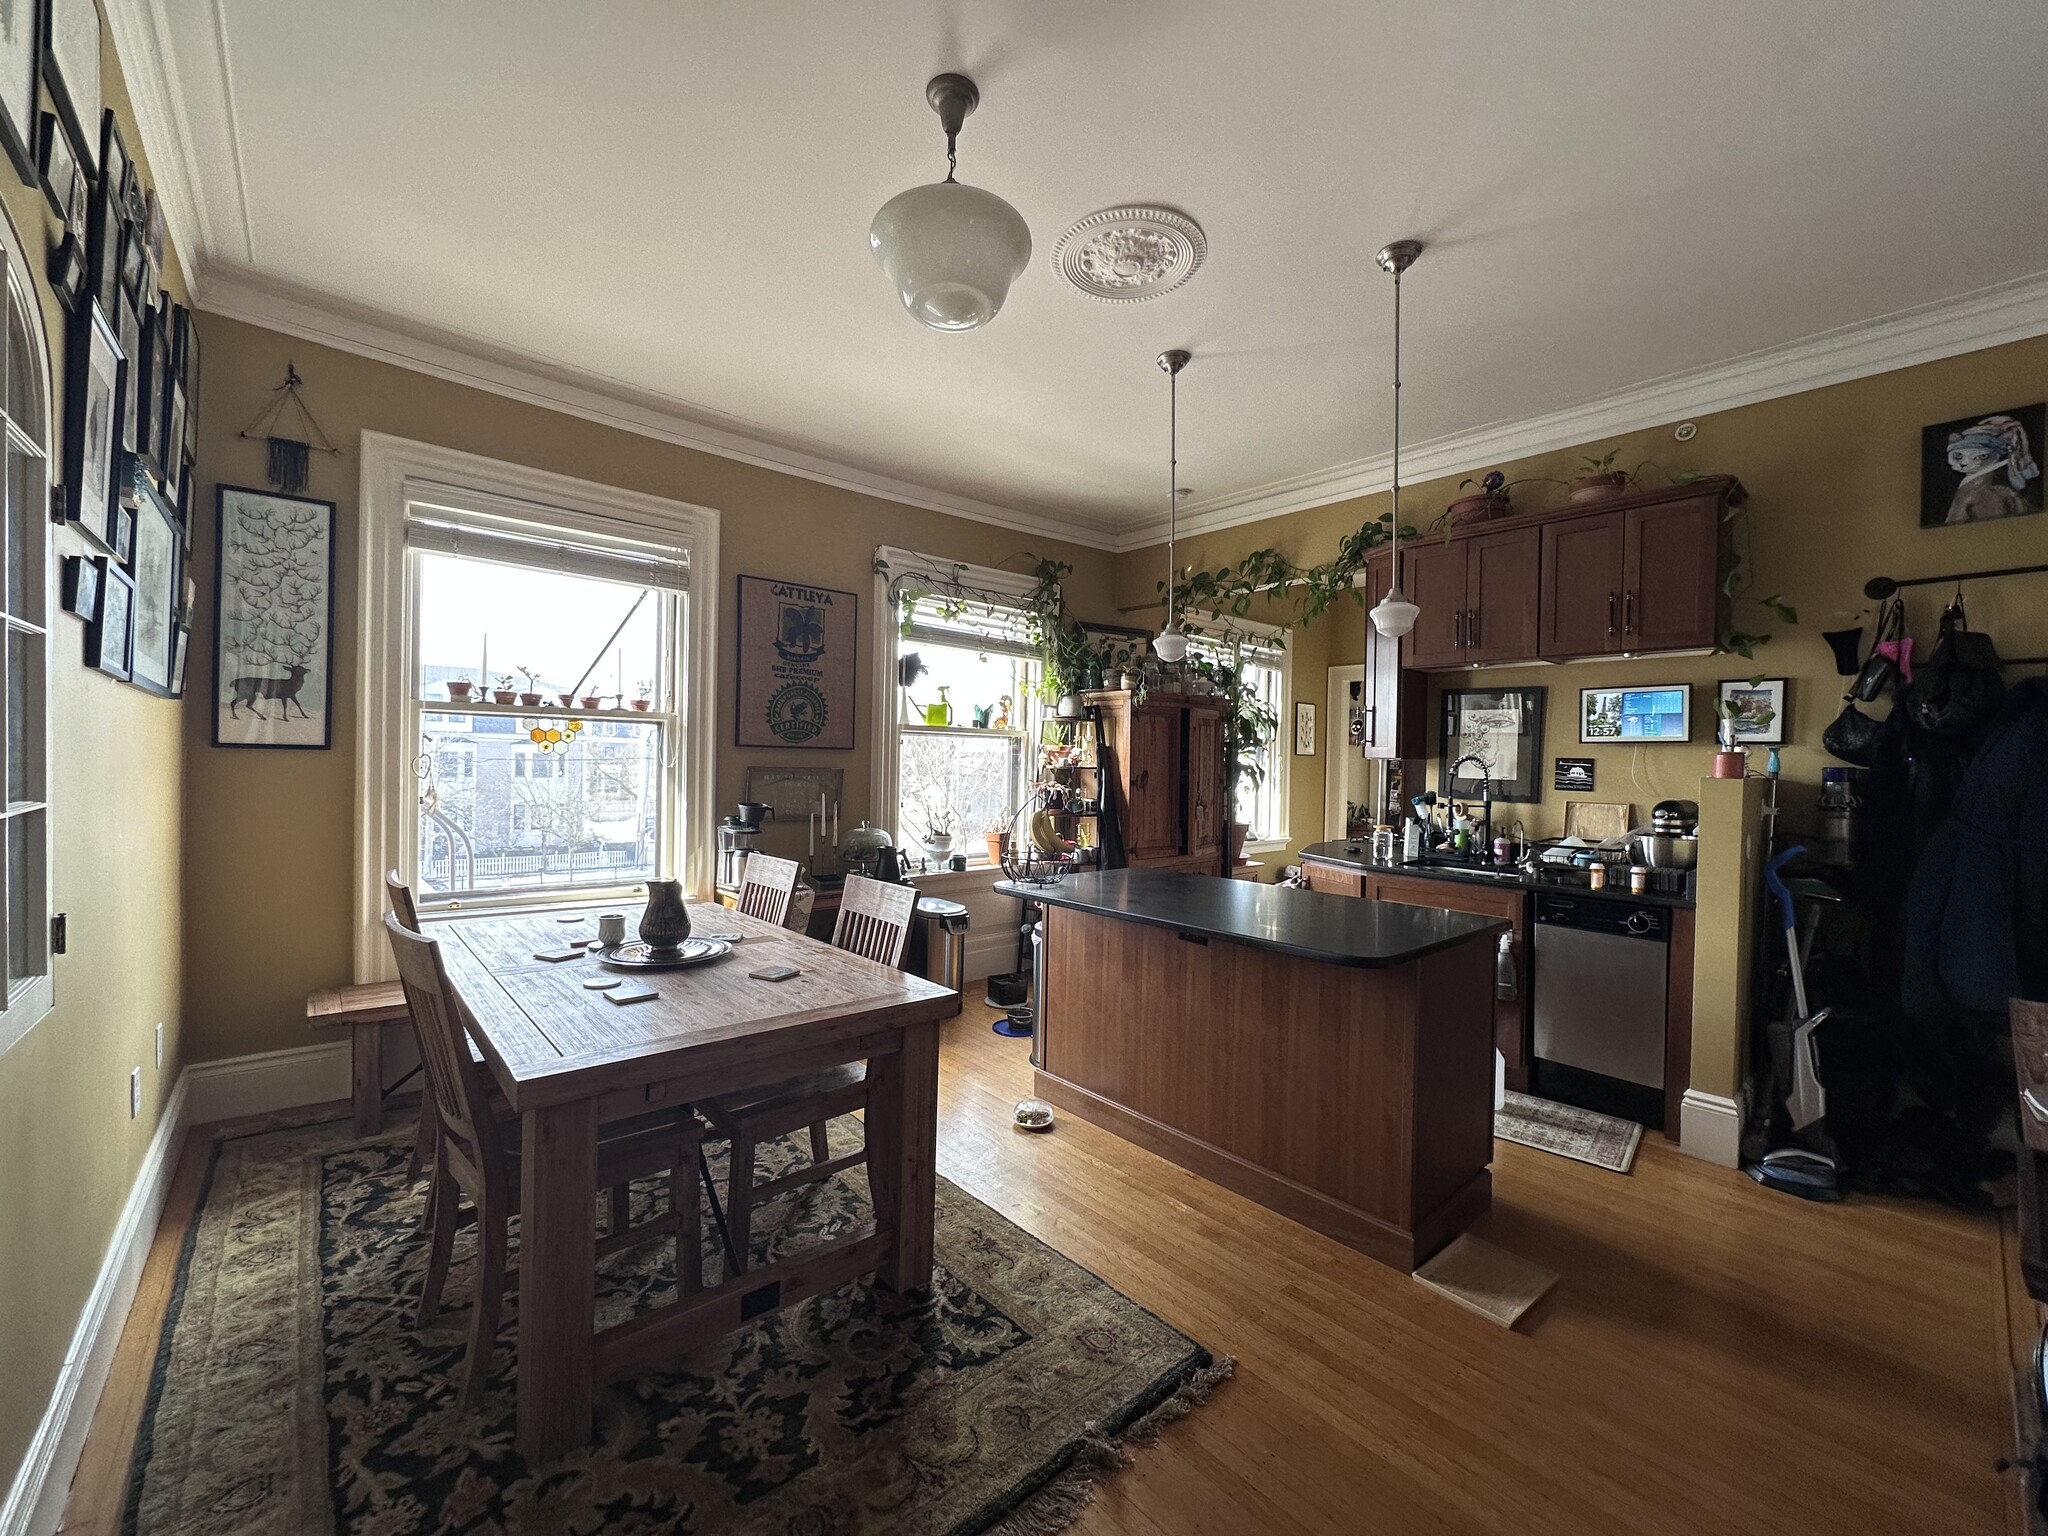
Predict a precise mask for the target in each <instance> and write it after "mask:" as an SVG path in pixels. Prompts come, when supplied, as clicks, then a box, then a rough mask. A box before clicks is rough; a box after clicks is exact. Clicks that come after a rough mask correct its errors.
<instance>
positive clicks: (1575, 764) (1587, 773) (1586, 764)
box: [1550, 757, 1599, 795]
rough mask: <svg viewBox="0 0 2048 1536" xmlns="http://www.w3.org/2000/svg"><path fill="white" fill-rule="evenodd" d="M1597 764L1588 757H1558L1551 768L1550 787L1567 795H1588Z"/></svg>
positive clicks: (1596, 776) (1596, 775)
mask: <svg viewBox="0 0 2048 1536" xmlns="http://www.w3.org/2000/svg"><path fill="white" fill-rule="evenodd" d="M1598 769H1599V764H1597V763H1596V762H1595V761H1594V760H1593V759H1592V758H1590V757H1560V758H1559V759H1558V760H1557V762H1556V763H1555V764H1554V765H1553V767H1552V770H1551V779H1550V787H1551V788H1552V789H1555V790H1561V791H1563V792H1564V793H1565V794H1568V795H1590V794H1591V793H1592V792H1593V785H1594V784H1595V783H1596V782H1597V780H1598V777H1599V774H1598Z"/></svg>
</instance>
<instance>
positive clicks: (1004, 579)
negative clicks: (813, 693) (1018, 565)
mask: <svg viewBox="0 0 2048 1536" xmlns="http://www.w3.org/2000/svg"><path fill="white" fill-rule="evenodd" d="M875 561H876V563H877V564H878V565H884V566H887V567H888V573H887V574H886V575H885V574H883V573H882V572H881V571H879V570H878V571H876V572H875V615H876V617H875V624H874V639H873V642H872V644H873V646H874V652H873V655H872V657H871V658H870V673H869V687H870V693H871V698H870V702H869V706H868V707H869V714H868V718H869V719H870V720H875V721H882V722H886V729H882V728H878V729H877V730H876V731H875V733H874V739H873V740H872V741H871V742H870V743H869V751H870V752H871V753H872V756H871V758H870V759H869V773H870V777H869V780H868V782H869V784H870V785H871V786H872V787H871V789H870V790H869V795H868V802H869V804H870V805H871V806H873V808H874V816H873V818H871V819H870V824H871V825H873V826H883V825H888V826H890V827H893V826H894V824H895V821H896V800H897V791H898V788H899V785H898V778H897V765H898V751H897V749H898V743H899V740H900V738H899V735H898V732H897V729H896V727H897V723H898V722H897V718H896V640H897V635H896V608H895V605H894V603H892V602H891V600H890V597H889V583H890V582H892V581H894V580H895V579H896V578H897V577H899V576H903V575H906V574H916V575H919V576H922V577H923V578H925V579H926V581H927V582H928V583H929V585H930V586H932V587H933V588H934V589H936V590H940V591H943V590H944V589H945V587H946V586H947V585H948V584H949V583H961V584H964V585H967V586H971V587H975V588H978V589H980V590H982V591H985V592H997V593H1002V594H1006V595H1010V596H1014V597H1016V598H1018V599H1019V600H1020V601H1021V600H1022V599H1023V598H1025V597H1028V596H1029V595H1030V594H1031V590H1032V588H1034V587H1035V586H1037V585H1038V583H1037V580H1036V579H1035V578H1034V577H1030V576H1020V575H1018V574H1017V573H1016V572H1015V571H1003V570H998V569H996V568H995V567H994V566H992V565H970V564H968V563H967V562H965V561H962V560H945V559H941V558H940V557H939V556H937V555H927V554H922V553H920V552H919V551H917V550H914V549H899V548H897V547H895V546H894V545H890V544H884V545H882V546H881V547H879V548H878V549H876V551H875ZM1027 748H1028V744H1027ZM1026 766H1027V768H1028V767H1029V766H1030V765H1029V764H1027V765H1026ZM889 835H890V836H891V837H894V836H895V835H896V834H895V833H894V831H891V832H890V834H889Z"/></svg>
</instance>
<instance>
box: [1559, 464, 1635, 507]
mask: <svg viewBox="0 0 2048 1536" xmlns="http://www.w3.org/2000/svg"><path fill="white" fill-rule="evenodd" d="M1627 489H1628V476H1627V475H1626V474H1624V473H1622V471H1620V470H1618V469H1610V470H1608V471H1607V473H1606V474H1604V475H1581V476H1579V478H1578V479H1576V480H1574V481H1573V482H1572V493H1571V494H1572V500H1573V501H1605V500H1606V499H1607V498H1608V497H1609V496H1619V495H1620V494H1621V493H1622V492H1623V491H1625V490H1627Z"/></svg>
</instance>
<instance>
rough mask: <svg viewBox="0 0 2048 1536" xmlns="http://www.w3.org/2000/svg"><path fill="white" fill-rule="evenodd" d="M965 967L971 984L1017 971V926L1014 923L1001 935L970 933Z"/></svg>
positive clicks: (1000, 933)
mask: <svg viewBox="0 0 2048 1536" xmlns="http://www.w3.org/2000/svg"><path fill="white" fill-rule="evenodd" d="M965 965H966V972H967V980H969V981H971V982H972V981H985V980H986V979H988V978H989V977H991V976H1006V975H1008V974H1009V973H1010V972H1011V971H1014V970H1015V969H1017V925H1016V924H1015V923H1012V924H1010V925H1009V926H1008V927H1007V928H1005V929H1003V930H1002V931H1001V932H999V933H973V932H970V933H969V934H968V935H967V955H966V962H965Z"/></svg>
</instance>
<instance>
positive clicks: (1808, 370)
mask: <svg viewBox="0 0 2048 1536" xmlns="http://www.w3.org/2000/svg"><path fill="white" fill-rule="evenodd" d="M2041 335H2048V272H2037V273H2034V274H2032V275H2030V276H2027V277H2021V278H2015V279H2014V280H2012V281H2011V282H2006V283H2000V284H1997V285H1996V286H1994V287H1990V288H1980V289H1978V290H1977V291H1976V292H1975V293H1967V294H1964V295H1962V296H1961V297H1959V298H1954V299H1944V300H1941V301H1939V302H1937V303H1933V304H1924V305H1921V306H1919V307H1918V308H1915V309H1906V310H1900V311H1898V312H1896V313H1894V314H1890V315H1883V316H1880V317H1878V318H1877V319H1875V320H1865V321H1859V322H1857V323H1856V324H1854V325H1847V326H1842V327H1841V328H1839V329H1837V330H1832V331H1823V332H1821V333H1820V334H1818V335H1815V336H1809V337H1806V338H1804V339H1802V340H1799V341H1793V342H1787V343H1785V344H1784V345H1782V346H1777V347H1769V348H1766V349H1765V350H1763V351H1761V352H1752V353H1749V354H1748V355H1747V356H1744V357H1738V358H1732V359H1730V360H1729V361H1727V362H1725V363H1712V364H1709V365H1707V366H1706V367H1703V368H1694V369H1689V370H1687V371H1685V372H1683V373H1674V374H1668V375H1666V376H1665V377H1663V378H1661V379H1652V380H1649V381H1648V382H1646V383H1642V384H1636V385H1632V386H1630V387H1629V388H1627V389H1622V390H1616V391H1614V392H1613V393H1611V394H1606V395H1600V396H1597V397H1596V398H1594V399H1591V400H1587V401H1584V402H1582V403H1580V404H1578V405H1573V406H1567V407H1566V408H1565V409H1563V410H1559V411H1550V412H1547V413H1545V414H1544V415H1541V416H1531V417H1528V418H1526V419H1525V420H1522V421H1510V422H1497V423H1494V424H1492V425H1489V426H1484V427H1478V428H1474V429H1473V430H1472V431H1469V432H1455V433H1452V434H1450V435H1449V436H1446V437H1439V438H1433V439H1431V440H1429V441H1427V442H1423V443H1416V444H1413V445H1410V446H1409V447H1408V449H1407V450H1406V451H1405V452H1404V453H1403V455H1402V458H1403V460H1404V462H1403V465H1402V467H1403V468H1405V469H1408V470H1409V471H1410V481H1411V482H1413V481H1417V480H1431V479H1436V478H1439V477H1441V476H1445V475H1455V474H1460V473H1463V472H1465V471H1467V470H1473V469H1478V468H1481V467H1482V466H1493V465H1497V464H1501V463H1504V462H1507V461H1509V460H1512V459H1520V458H1528V457H1530V456H1532V455H1535V454H1539V453H1555V452H1557V451H1558V450H1560V449H1564V448H1576V447H1578V446H1580V445H1581V444H1584V443H1592V442H1597V441H1599V440H1600V439H1602V438H1607V437H1615V436H1618V435H1620V434H1621V433H1624V432H1638V431H1641V430H1643V429H1644V428H1646V427H1656V426H1661V425H1663V424H1664V423H1665V422H1668V421H1682V420H1685V419H1686V418H1688V417H1692V416H1704V415H1708V414H1711V413H1713V412H1716V411H1730V410H1734V409H1736V408H1737V407H1740V406H1745V405H1756V404H1759V403H1760V402H1762V401H1765V400H1776V399H1780V398H1782V397H1783V396H1786V395H1796V394H1801V393H1803V392H1805V391H1807V390H1813V389H1824V388H1826V387H1827V386H1828V385H1830V384H1846V383H1849V382H1850V381H1852V380H1855V379H1863V378H1869V377H1870V376H1872V375H1873V374H1879V373H1889V372H1891V371H1892V370H1893V369H1896V368H1909V367H1912V366H1913V365H1914V364H1916V363H1931V362H1937V361H1939V360H1940V359H1942V358H1945V357H1956V356H1959V355H1961V354H1962V353H1966V352H1978V351H1982V350H1983V349H1984V348H1986V347H1995V346H2000V345H2002V344H2004V343H2006V342H2012V341H2025V340H2028V339H2029V338H2031V337H2035V336H2041ZM1392 476H1393V462H1392V459H1391V456H1389V455H1387V454H1379V455H1376V456H1375V457H1373V458H1369V459H1359V460H1356V461H1354V462H1352V463H1350V464H1340V465H1337V466H1335V467H1334V468H1330V469H1324V470H1315V471H1312V472H1310V473H1307V474H1302V475H1295V476H1291V477H1289V478H1287V479H1285V480H1275V481H1272V482H1270V483H1268V484H1266V485H1262V486H1256V487H1254V488H1252V489H1251V490H1248V491H1242V492H1239V493H1237V494H1235V495H1231V496H1223V497H1218V498H1216V499H1215V500H1213V501H1207V502H1197V503H1195V504H1193V505H1192V506H1188V507H1183V508H1182V509H1181V511H1180V513H1179V517H1178V522H1179V536H1180V537H1181V538H1186V537H1188V536H1189V535H1190V534H1202V533H1215V532H1218V531H1220V530H1222V529H1225V528H1236V527H1239V526H1241V525H1242V524H1245V523H1254V522H1258V521H1260V520H1261V519H1263V518H1269V517H1279V516H1282V515H1284V514H1286V513H1289V512H1301V511H1305V510H1307V509H1309V508H1311V507H1323V506H1328V505H1329V504H1330V503H1331V502H1335V501H1347V500H1350V499H1351V498H1353V497H1358V496H1369V495H1373V494H1375V493H1380V492H1384V491H1386V490H1387V489H1388V488H1389V487H1390V486H1391V485H1392V483H1393V479H1392ZM1165 540H1166V519H1165V518H1163V517H1155V518H1149V519H1147V520H1146V522H1145V523H1144V524H1143V525H1141V526H1139V527H1137V528H1133V529H1129V530H1126V531H1124V532H1123V533H1121V534H1120V535H1119V537H1118V540H1117V544H1116V548H1117V549H1118V550H1119V551H1128V550H1132V549H1142V548H1145V547H1147V546H1149V545H1153V544H1161V543H1164V542H1165Z"/></svg>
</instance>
